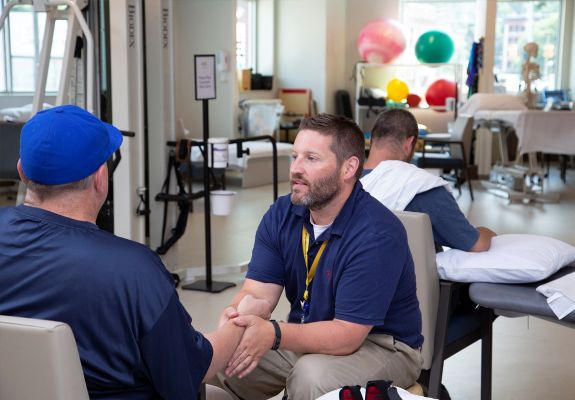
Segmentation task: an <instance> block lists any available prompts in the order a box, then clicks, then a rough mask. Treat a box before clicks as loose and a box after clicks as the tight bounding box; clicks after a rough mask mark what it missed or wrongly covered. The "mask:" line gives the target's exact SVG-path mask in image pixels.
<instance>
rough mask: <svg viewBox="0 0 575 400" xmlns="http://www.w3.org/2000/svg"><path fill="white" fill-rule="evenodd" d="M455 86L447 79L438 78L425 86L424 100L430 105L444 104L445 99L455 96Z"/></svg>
mask: <svg viewBox="0 0 575 400" xmlns="http://www.w3.org/2000/svg"><path fill="white" fill-rule="evenodd" d="M456 91H457V86H456V85H455V82H453V81H448V80H447V79H438V80H436V81H435V82H433V83H432V84H431V85H429V87H428V88H427V91H426V92H425V100H426V101H427V104H429V105H430V106H441V107H443V106H445V99H447V98H448V97H455V94H456Z"/></svg>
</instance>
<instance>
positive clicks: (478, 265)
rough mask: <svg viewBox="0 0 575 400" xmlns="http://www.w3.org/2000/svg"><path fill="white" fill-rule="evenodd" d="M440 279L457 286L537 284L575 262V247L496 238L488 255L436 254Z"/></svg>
mask: <svg viewBox="0 0 575 400" xmlns="http://www.w3.org/2000/svg"><path fill="white" fill-rule="evenodd" d="M436 260H437V270H438V272H439V276H440V277H441V278H442V279H449V280H452V281H458V282H493V283H525V282H537V281H540V280H542V279H545V278H547V277H548V276H549V275H551V274H553V273H555V272H557V270H559V269H560V268H562V267H564V266H566V265H569V264H571V263H572V262H574V261H575V247H573V246H571V245H570V244H567V243H565V242H562V241H560V240H557V239H553V238H550V237H547V236H537V235H516V234H514V235H499V236H495V237H494V238H493V239H492V240H491V247H490V249H489V250H488V251H484V252H481V253H468V252H465V251H461V250H455V249H451V250H447V251H445V252H443V253H438V254H437V257H436Z"/></svg>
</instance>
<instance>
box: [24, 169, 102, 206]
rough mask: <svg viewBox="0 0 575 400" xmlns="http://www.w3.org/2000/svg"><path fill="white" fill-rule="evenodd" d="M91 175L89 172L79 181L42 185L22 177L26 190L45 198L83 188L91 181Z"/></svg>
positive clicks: (42, 198) (92, 175)
mask: <svg viewBox="0 0 575 400" xmlns="http://www.w3.org/2000/svg"><path fill="white" fill-rule="evenodd" d="M93 177H94V174H91V175H88V176H87V177H85V178H83V179H80V180H79V181H75V182H70V183H63V184H61V185H44V184H42V183H37V182H34V181H32V180H30V179H27V178H26V179H24V181H23V182H24V184H25V185H26V187H27V188H28V190H31V191H32V192H34V193H35V194H36V196H38V197H39V198H40V200H46V199H49V198H51V197H54V196H57V195H59V194H63V193H70V192H75V191H80V190H85V189H87V188H88V187H89V186H90V184H91V183H92V181H93Z"/></svg>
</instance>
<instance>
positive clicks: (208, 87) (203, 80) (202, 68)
mask: <svg viewBox="0 0 575 400" xmlns="http://www.w3.org/2000/svg"><path fill="white" fill-rule="evenodd" d="M194 64H195V68H194V74H195V81H196V100H202V112H203V127H204V230H205V236H206V238H205V242H206V250H205V253H206V279H205V280H198V281H195V282H192V283H189V284H187V285H182V289H185V290H200V291H203V292H211V293H219V292H221V291H223V290H225V289H227V288H230V287H233V286H236V285H235V283H232V282H215V281H213V280H212V233H211V219H210V217H211V210H210V176H209V169H208V168H209V166H208V157H207V155H208V151H209V150H208V139H209V137H210V131H209V113H208V100H211V99H215V98H216V68H215V65H216V57H215V55H195V56H194Z"/></svg>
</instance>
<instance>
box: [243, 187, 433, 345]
mask: <svg viewBox="0 0 575 400" xmlns="http://www.w3.org/2000/svg"><path fill="white" fill-rule="evenodd" d="M303 225H305V226H306V229H307V231H308V232H309V234H310V236H311V239H310V240H311V244H310V249H309V253H308V254H309V257H310V261H309V263H310V265H311V262H312V259H313V257H314V256H315V254H316V253H317V251H318V249H319V247H320V245H321V243H322V242H323V241H324V240H328V244H327V247H326V248H325V251H324V253H323V255H322V256H321V258H320V261H319V263H318V266H317V270H316V274H315V278H314V279H313V281H312V282H311V284H310V310H309V314H308V316H307V318H306V320H305V322H306V323H308V322H317V321H328V320H332V319H334V318H335V319H340V320H344V321H349V322H354V323H358V324H362V325H372V326H373V328H372V330H371V333H385V334H388V335H391V336H393V337H394V338H395V339H396V340H399V341H401V342H403V343H406V344H408V345H410V346H412V347H419V346H421V344H422V342H423V337H422V335H421V314H420V311H419V303H418V301H417V296H416V286H415V271H414V267H413V261H412V258H411V253H410V251H409V247H408V244H407V235H406V233H405V229H404V228H403V225H402V224H401V222H400V221H399V220H398V219H397V217H395V215H393V213H392V212H390V211H389V210H388V209H387V208H385V207H384V206H383V205H382V204H381V203H379V202H378V201H377V200H376V199H374V198H373V197H371V196H370V195H369V194H368V193H367V192H365V191H364V190H363V188H362V186H361V183H359V182H357V183H356V185H355V187H354V189H353V192H352V193H351V195H350V197H349V198H348V200H347V201H346V203H345V205H344V206H343V208H342V210H341V211H340V213H339V215H338V216H337V218H336V219H335V221H334V222H333V224H332V225H331V226H330V227H329V228H328V229H327V230H326V231H325V232H323V233H322V234H321V236H320V237H318V238H314V237H313V227H312V225H311V223H310V212H309V210H307V209H306V208H304V207H301V206H295V205H293V204H292V203H291V200H290V195H287V196H283V197H280V198H279V199H278V200H277V201H276V202H275V203H274V204H273V205H272V206H271V208H270V209H269V210H268V212H267V213H266V214H265V215H264V217H263V219H262V221H261V222H260V225H259V227H258V230H257V233H256V239H255V244H254V249H253V252H252V258H251V261H250V264H249V267H248V272H247V278H249V279H254V280H256V281H259V282H264V283H274V284H277V285H281V286H283V287H284V288H285V292H286V296H287V299H288V300H289V302H290V304H291V310H290V314H289V322H293V323H300V321H301V317H302V308H301V304H300V301H301V299H302V298H303V292H304V290H305V280H306V267H305V262H304V258H303V253H302V251H303V250H302V245H301V231H302V226H303Z"/></svg>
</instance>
